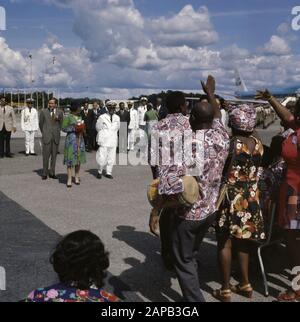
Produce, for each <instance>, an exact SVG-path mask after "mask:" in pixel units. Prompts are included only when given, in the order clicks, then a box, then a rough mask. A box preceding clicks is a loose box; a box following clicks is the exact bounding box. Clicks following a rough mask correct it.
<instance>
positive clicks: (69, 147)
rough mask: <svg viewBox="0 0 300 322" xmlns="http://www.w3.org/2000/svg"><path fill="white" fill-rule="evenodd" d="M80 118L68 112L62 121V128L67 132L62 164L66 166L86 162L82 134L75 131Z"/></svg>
mask: <svg viewBox="0 0 300 322" xmlns="http://www.w3.org/2000/svg"><path fill="white" fill-rule="evenodd" d="M80 120H81V118H80V117H78V116H75V115H72V114H70V115H68V116H67V117H65V118H64V121H63V125H62V130H63V131H64V132H66V133H67V137H66V142H65V151H64V164H65V165H67V166H68V167H75V166H77V165H80V164H83V163H85V162H86V155H85V144H84V139H83V135H82V134H77V133H76V131H75V128H76V124H77V122H78V121H80Z"/></svg>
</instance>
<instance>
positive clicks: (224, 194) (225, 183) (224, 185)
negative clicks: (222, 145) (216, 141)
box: [216, 138, 236, 211]
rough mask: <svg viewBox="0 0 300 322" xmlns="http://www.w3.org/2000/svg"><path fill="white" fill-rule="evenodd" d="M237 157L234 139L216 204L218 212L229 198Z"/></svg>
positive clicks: (231, 142)
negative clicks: (229, 180)
mask: <svg viewBox="0 0 300 322" xmlns="http://www.w3.org/2000/svg"><path fill="white" fill-rule="evenodd" d="M235 155H236V139H235V138H233V139H231V141H230V148H229V155H228V158H227V161H226V163H225V167H224V171H223V175H222V183H221V188H220V193H219V197H218V199H217V202H216V209H217V210H216V211H218V210H220V208H221V206H222V205H223V203H224V201H225V199H226V198H228V186H229V184H228V177H229V174H230V172H231V170H232V167H233V162H234V159H235Z"/></svg>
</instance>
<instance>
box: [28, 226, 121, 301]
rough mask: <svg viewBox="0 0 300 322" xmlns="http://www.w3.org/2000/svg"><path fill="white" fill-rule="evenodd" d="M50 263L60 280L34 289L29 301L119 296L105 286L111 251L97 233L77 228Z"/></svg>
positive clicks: (105, 299) (105, 298)
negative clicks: (108, 290) (106, 248)
mask: <svg viewBox="0 0 300 322" xmlns="http://www.w3.org/2000/svg"><path fill="white" fill-rule="evenodd" d="M51 263H52V264H53V268H54V270H55V272H56V273H57V274H58V277H59V280H60V282H59V283H58V284H55V285H52V286H49V287H44V288H39V289H36V290H34V291H32V292H31V293H30V294H29V295H28V296H27V299H26V300H25V301H26V302H117V301H119V299H118V298H117V297H116V296H115V295H113V294H110V293H108V292H106V291H105V290H104V289H103V288H102V287H103V281H104V278H105V276H106V269H107V268H108V267H109V258H108V253H107V252H106V251H105V248H104V245H103V243H102V242H101V240H100V239H99V237H98V236H96V235H94V234H93V233H91V232H89V231H84V230H81V231H76V232H73V233H71V234H69V235H68V236H66V237H65V238H63V240H62V241H61V242H60V243H59V244H58V245H57V246H56V249H55V251H54V253H53V255H52V256H51Z"/></svg>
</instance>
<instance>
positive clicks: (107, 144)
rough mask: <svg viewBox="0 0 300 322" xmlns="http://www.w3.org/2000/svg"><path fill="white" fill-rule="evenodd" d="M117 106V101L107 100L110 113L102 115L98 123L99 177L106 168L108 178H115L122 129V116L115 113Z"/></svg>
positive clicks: (97, 159)
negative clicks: (114, 172) (119, 137)
mask: <svg viewBox="0 0 300 322" xmlns="http://www.w3.org/2000/svg"><path fill="white" fill-rule="evenodd" d="M116 106H117V103H116V102H113V101H109V102H107V104H106V107H107V110H108V113H106V114H103V115H101V116H100V117H99V118H98V121H97V124H96V130H97V132H98V135H97V142H98V145H99V149H98V151H97V155H96V161H97V163H98V165H99V170H98V176H97V178H98V179H102V175H103V171H104V169H105V168H106V174H105V176H106V178H108V179H113V176H112V171H113V167H114V164H115V162H116V154H117V146H118V131H119V129H120V117H119V116H118V115H116V114H115V110H116Z"/></svg>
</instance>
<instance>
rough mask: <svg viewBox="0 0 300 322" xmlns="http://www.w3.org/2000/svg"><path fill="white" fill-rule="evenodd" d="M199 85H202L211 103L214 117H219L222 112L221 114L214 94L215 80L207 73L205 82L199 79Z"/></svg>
mask: <svg viewBox="0 0 300 322" xmlns="http://www.w3.org/2000/svg"><path fill="white" fill-rule="evenodd" d="M201 85H202V88H203V91H204V93H205V94H206V95H207V97H208V101H209V103H210V104H211V106H212V107H213V109H214V113H215V116H214V117H215V118H218V119H221V118H222V114H221V111H220V105H219V104H218V102H217V99H216V96H215V90H216V81H215V79H214V77H213V76H211V75H209V76H208V78H207V81H206V83H204V82H203V81H201Z"/></svg>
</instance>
